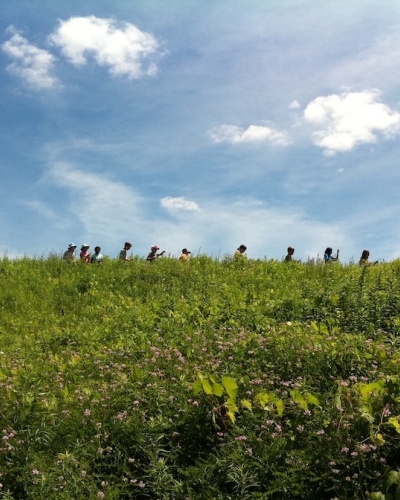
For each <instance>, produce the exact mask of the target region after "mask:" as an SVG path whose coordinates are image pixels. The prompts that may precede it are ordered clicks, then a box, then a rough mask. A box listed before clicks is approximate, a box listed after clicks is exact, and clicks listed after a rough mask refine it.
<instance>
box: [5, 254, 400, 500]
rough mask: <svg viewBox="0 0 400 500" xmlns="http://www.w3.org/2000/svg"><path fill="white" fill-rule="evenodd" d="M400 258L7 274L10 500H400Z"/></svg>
mask: <svg viewBox="0 0 400 500" xmlns="http://www.w3.org/2000/svg"><path fill="white" fill-rule="evenodd" d="M399 334H400V261H394V262H390V263H384V264H380V265H378V266H375V267H370V268H363V269H360V268H359V267H358V266H356V265H348V266H342V265H339V264H333V265H323V264H321V265H308V264H297V263H281V262H277V261H267V260H264V261H245V260H244V261H243V262H229V261H226V262H223V261H221V260H216V259H212V258H209V257H207V256H198V257H196V258H193V259H192V261H191V262H189V263H181V262H177V261H175V260H172V259H159V260H158V261H157V262H156V263H154V264H150V263H146V262H144V261H143V260H141V259H139V258H137V259H136V260H134V261H133V262H129V263H122V262H119V261H111V260H106V261H105V262H104V264H103V265H100V266H98V265H86V266H85V265H83V264H81V263H77V265H71V264H70V263H68V262H64V261H61V260H60V259H57V258H48V259H28V258H27V259H21V260H16V261H12V260H8V259H7V258H4V259H2V260H0V403H1V405H0V432H1V443H0V485H1V486H0V498H5V499H8V500H11V499H14V500H20V499H47V500H52V499H57V500H60V499H61V500H71V499H82V500H87V499H98V498H105V499H131V498H135V499H136V498H137V499H148V498H151V499H197V498H198V499H221V500H222V499H252V498H256V499H257V498H260V499H274V500H275V499H276V500H281V499H299V500H300V499H301V500H303V499H315V500H317V499H318V500H320V499H329V500H330V499H349V498H354V499H372V500H373V499H375V500H390V499H392V500H394V499H398V498H400V472H399V468H398V467H399V465H400V351H399V346H400V337H399Z"/></svg>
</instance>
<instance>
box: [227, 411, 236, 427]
mask: <svg viewBox="0 0 400 500" xmlns="http://www.w3.org/2000/svg"><path fill="white" fill-rule="evenodd" d="M228 417H229V418H230V419H231V421H232V423H233V424H234V423H235V422H236V417H235V414H234V413H232V412H231V411H228Z"/></svg>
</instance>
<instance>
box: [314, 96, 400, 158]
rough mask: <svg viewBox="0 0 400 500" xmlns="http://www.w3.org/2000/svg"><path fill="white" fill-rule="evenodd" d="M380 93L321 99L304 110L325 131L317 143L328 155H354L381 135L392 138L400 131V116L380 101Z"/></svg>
mask: <svg viewBox="0 0 400 500" xmlns="http://www.w3.org/2000/svg"><path fill="white" fill-rule="evenodd" d="M379 97H380V92H379V91H377V90H365V91H363V92H345V93H342V94H340V95H337V94H333V95H329V96H325V97H317V98H316V99H314V100H313V101H311V102H310V103H309V104H308V106H307V107H306V109H305V110H304V118H305V120H306V121H308V122H310V123H312V124H315V125H320V126H321V127H322V128H321V129H320V130H317V131H316V132H314V134H313V136H312V137H313V142H314V144H315V145H316V146H319V147H320V148H323V149H324V150H325V153H326V154H328V155H332V154H335V153H336V152H338V151H350V150H351V149H353V148H354V147H356V146H357V145H359V144H362V143H366V144H368V143H374V142H376V141H377V133H378V132H380V133H382V134H384V135H385V136H390V135H394V134H396V133H398V132H399V131H400V113H398V112H396V111H393V110H392V109H390V107H389V106H387V105H386V104H384V103H382V102H380V101H379Z"/></svg>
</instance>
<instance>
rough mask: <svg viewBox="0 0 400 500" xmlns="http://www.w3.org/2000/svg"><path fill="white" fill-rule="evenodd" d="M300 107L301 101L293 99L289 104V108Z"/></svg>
mask: <svg viewBox="0 0 400 500" xmlns="http://www.w3.org/2000/svg"><path fill="white" fill-rule="evenodd" d="M299 108H300V103H299V101H292V102H291V103H290V104H289V109H299Z"/></svg>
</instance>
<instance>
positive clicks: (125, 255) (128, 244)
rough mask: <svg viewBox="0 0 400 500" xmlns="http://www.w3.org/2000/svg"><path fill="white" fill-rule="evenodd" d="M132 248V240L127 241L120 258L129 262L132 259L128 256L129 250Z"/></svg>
mask: <svg viewBox="0 0 400 500" xmlns="http://www.w3.org/2000/svg"><path fill="white" fill-rule="evenodd" d="M131 248H132V243H131V242H130V241H126V242H125V245H124V248H123V249H122V250H121V251H120V252H119V260H123V261H125V262H129V261H130V260H132V259H130V258H129V257H128V252H129V250H130V249H131Z"/></svg>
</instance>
